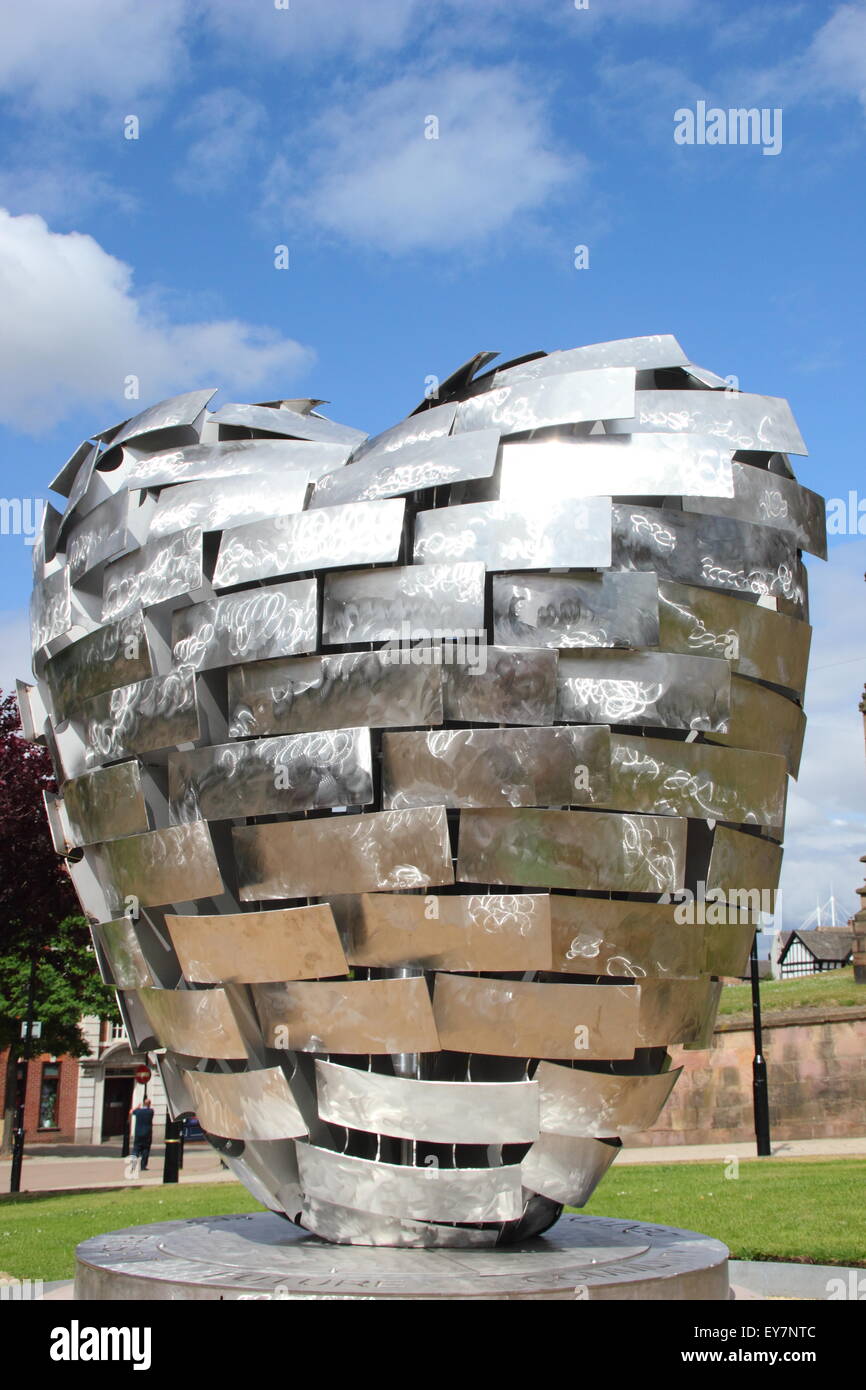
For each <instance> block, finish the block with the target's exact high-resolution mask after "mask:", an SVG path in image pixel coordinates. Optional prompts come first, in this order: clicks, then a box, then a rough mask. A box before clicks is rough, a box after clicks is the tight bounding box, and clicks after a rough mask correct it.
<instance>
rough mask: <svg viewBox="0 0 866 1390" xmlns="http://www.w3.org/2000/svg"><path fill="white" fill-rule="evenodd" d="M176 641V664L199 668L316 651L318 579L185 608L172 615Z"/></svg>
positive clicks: (201, 669) (209, 600)
mask: <svg viewBox="0 0 866 1390" xmlns="http://www.w3.org/2000/svg"><path fill="white" fill-rule="evenodd" d="M171 644H172V651H173V655H174V662H175V665H177V666H193V667H194V668H195V669H196V671H210V670H213V668H214V667H218V666H236V665H237V664H238V663H239V662H241V661H259V660H261V659H263V658H266V657H273V656H288V655H290V654H291V653H293V652H308V651H312V650H313V649H314V648H315V645H316V581H315V579H295V580H292V581H290V582H289V583H288V584H268V585H266V586H264V587H263V588H256V589H248V590H245V591H244V592H242V593H239V594H223V595H222V596H221V597H219V598H214V599H208V600H207V601H206V602H205V603H196V604H193V605H192V606H191V607H189V608H180V609H178V610H177V612H175V614H174V615H173V617H172V622H171Z"/></svg>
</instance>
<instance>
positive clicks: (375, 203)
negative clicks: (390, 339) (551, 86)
mask: <svg viewBox="0 0 866 1390" xmlns="http://www.w3.org/2000/svg"><path fill="white" fill-rule="evenodd" d="M430 117H432V118H435V120H436V121H437V122H438V138H435V139H432V138H426V136H425V123H426V122H427V121H428V118H430ZM427 128H429V129H432V127H429V126H428V127H427ZM310 140H311V145H312V150H311V155H310V162H309V171H308V173H307V174H306V176H305V180H304V181H305V183H306V187H305V188H304V189H303V191H301V189H300V187H299V182H300V181H299V180H298V178H297V176H296V174H295V172H294V166H293V165H292V164H291V163H290V162H289V160H288V159H286V158H280V159H278V160H277V161H276V162H275V164H274V166H273V167H272V169H271V173H270V177H269V185H268V189H267V194H266V203H267V205H268V206H269V207H277V208H280V209H281V210H282V211H283V212H284V213H285V212H286V211H288V212H289V213H295V214H300V215H301V216H303V217H304V218H306V219H308V220H309V221H310V222H311V223H313V224H314V225H315V226H317V227H319V228H321V229H324V230H325V231H326V232H328V233H330V234H332V235H333V236H335V237H338V238H345V239H348V240H356V241H359V242H362V243H365V244H368V245H372V246H375V247H377V248H378V249H380V250H385V251H391V252H396V253H401V252H411V251H416V250H420V249H432V250H439V251H445V250H451V249H453V248H455V247H458V246H467V245H472V244H478V243H482V242H484V241H486V240H487V239H488V238H489V237H491V236H492V235H493V234H494V233H496V232H499V231H501V230H502V229H503V228H504V227H506V226H507V225H508V224H509V223H511V222H512V221H513V220H514V219H515V218H516V217H518V216H519V215H521V214H527V213H532V212H536V211H538V210H539V209H540V208H541V207H542V206H543V205H544V204H545V203H546V202H547V201H548V200H549V199H551V198H552V196H553V195H555V194H556V193H558V192H559V191H560V190H561V189H562V188H563V187H564V186H565V185H566V184H567V183H569V182H571V181H573V180H575V178H576V177H577V176H579V175H581V174H583V172H584V171H585V169H586V167H587V162H586V160H585V159H584V157H583V156H582V155H580V154H573V155H570V156H569V157H568V158H567V159H566V158H565V157H564V156H562V155H561V154H559V153H558V152H557V151H556V150H555V149H554V148H553V142H552V139H551V136H550V132H549V129H548V122H547V116H546V112H545V108H544V104H543V101H542V99H541V98H540V97H539V96H538V95H537V94H536V93H535V91H533V90H532V89H531V88H530V87H529V86H528V85H527V84H525V83H524V81H523V80H522V79H521V78H520V76H519V75H518V74H517V73H516V71H515V70H514V69H513V68H510V67H502V68H487V69H474V68H471V67H466V66H463V67H451V68H449V69H448V70H447V71H443V72H440V73H437V74H430V75H421V74H418V73H414V74H408V75H406V76H404V77H400V78H398V79H397V80H396V81H393V82H391V83H389V84H387V85H386V86H384V87H381V88H379V90H377V91H375V92H373V93H372V94H370V95H367V96H365V97H364V98H363V99H359V100H347V101H346V102H345V104H344V105H342V106H335V107H333V108H332V109H331V110H329V111H328V112H327V113H326V114H325V115H323V116H322V117H320V119H319V120H318V121H317V122H316V123H315V124H314V127H313V129H312V131H311V134H310Z"/></svg>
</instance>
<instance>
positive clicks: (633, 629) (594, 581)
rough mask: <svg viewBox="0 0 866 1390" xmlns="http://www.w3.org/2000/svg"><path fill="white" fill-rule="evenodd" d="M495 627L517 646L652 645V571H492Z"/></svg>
mask: <svg viewBox="0 0 866 1390" xmlns="http://www.w3.org/2000/svg"><path fill="white" fill-rule="evenodd" d="M493 633H494V640H495V641H496V642H502V643H504V644H506V645H510V646H515V647H655V646H657V644H658V640H659V615H658V587H657V583H656V577H655V575H654V574H624V573H619V572H616V571H614V572H609V573H607V574H573V575H572V574H570V575H552V574H546V575H535V574H495V575H494V576H493Z"/></svg>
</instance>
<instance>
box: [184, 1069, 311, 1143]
mask: <svg viewBox="0 0 866 1390" xmlns="http://www.w3.org/2000/svg"><path fill="white" fill-rule="evenodd" d="M184 1080H185V1081H186V1084H187V1086H188V1087H189V1090H190V1094H191V1096H192V1100H193V1103H194V1105H195V1111H196V1115H197V1117H198V1121H199V1124H200V1125H201V1126H202V1128H203V1129H204V1130H205V1132H206V1133H207V1134H218V1135H221V1136H223V1137H224V1138H226V1139H243V1140H247V1139H285V1138H286V1137H287V1136H291V1137H293V1138H294V1137H296V1136H297V1137H300V1136H302V1135H305V1134H306V1133H307V1126H306V1124H305V1123H304V1119H303V1116H302V1115H301V1112H300V1110H299V1109H298V1107H297V1104H296V1102H295V1100H294V1098H293V1096H292V1093H291V1091H290V1089H289V1086H288V1083H287V1081H286V1078H285V1076H284V1075H283V1073H282V1071H281V1070H280V1068H279V1067H264V1068H262V1069H261V1070H256V1071H252V1070H251V1071H247V1072H239V1073H238V1072H236V1073H234V1074H232V1073H231V1072H229V1073H225V1072H223V1073H220V1072H201V1071H188V1072H186V1073H185V1075H184Z"/></svg>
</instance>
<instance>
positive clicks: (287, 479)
mask: <svg viewBox="0 0 866 1390" xmlns="http://www.w3.org/2000/svg"><path fill="white" fill-rule="evenodd" d="M307 487H308V479H307V474H306V473H300V472H283V471H282V470H280V471H279V472H277V471H276V470H273V471H271V472H268V473H249V474H243V475H241V477H239V478H218V479H214V478H205V479H202V480H201V481H199V482H194V483H179V484H178V485H177V486H176V487H171V488H165V489H163V491H162V493H161V494H160V498H159V501H158V502H157V504H156V511H155V512H154V514H153V520H152V521H151V523H150V534H151V535H152V536H168V535H171V534H172V532H174V531H183V530H186V529H187V527H189V526H200V527H201V528H202V530H203V531H221V530H223V528H224V527H229V526H240V525H243V524H245V523H250V522H254V521H263V520H264V519H265V517H272V516H283V515H287V514H289V513H291V512H299V511H301V510H302V509H303V506H304V499H305V497H306V495H307Z"/></svg>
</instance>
